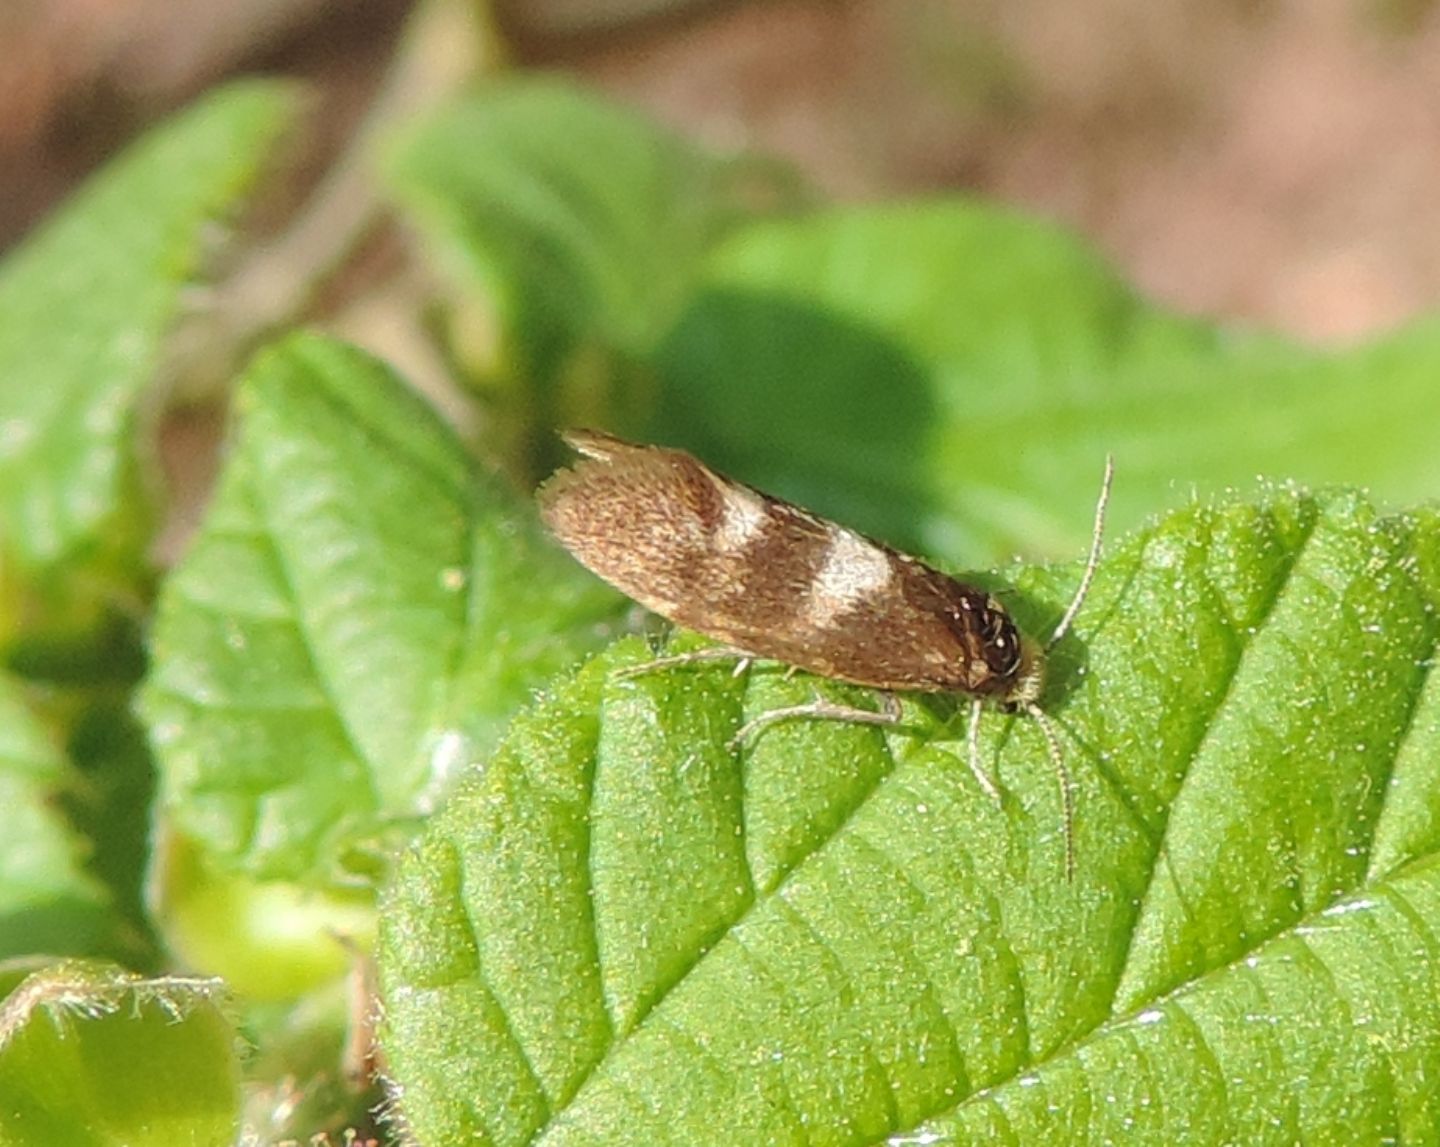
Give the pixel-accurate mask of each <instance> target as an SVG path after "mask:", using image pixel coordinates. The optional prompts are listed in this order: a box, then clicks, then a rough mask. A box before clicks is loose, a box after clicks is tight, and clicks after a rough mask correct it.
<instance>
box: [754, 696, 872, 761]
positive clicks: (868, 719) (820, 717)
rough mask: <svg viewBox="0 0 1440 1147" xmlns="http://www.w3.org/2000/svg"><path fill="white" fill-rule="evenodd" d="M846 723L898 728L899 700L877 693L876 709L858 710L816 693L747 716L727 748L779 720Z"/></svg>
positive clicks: (777, 722)
mask: <svg viewBox="0 0 1440 1147" xmlns="http://www.w3.org/2000/svg"><path fill="white" fill-rule="evenodd" d="M791 720H810V721H849V722H852V723H853V724H857V725H898V724H899V723H900V699H899V698H898V697H896V696H895V694H894V693H885V692H882V693H880V709H879V710H878V711H877V710H875V709H860V708H857V707H856V706H854V705H842V704H840V703H839V702H836V701H827V700H825V698H823V697H821V696H820V695H819V694H818V693H817V694H815V696H814V698H813V699H812V700H810V701H808V702H806V703H805V704H804V705H787V706H785V707H783V708H780V709H771V710H770V711H769V712H766V713H761V714H760V715H759V716H758V717H751V718H750V720H748V721H746V722H745V724H743V725H741V726H740V728H739V729H738V730H737V731H736V733H735V735H734V736H733V737H731V738H730V746H729V747H730V748H731V749H732V750H734V749H737V748H739V747H740V746H741V745H742V744H744V742H745V741H747V740H749V739H750V738H751V737H753V736H755V735H756V734H757V733H760V732H762V731H763V730H765V729H768V728H769V727H770V726H771V725H778V724H779V723H780V722H781V721H791Z"/></svg>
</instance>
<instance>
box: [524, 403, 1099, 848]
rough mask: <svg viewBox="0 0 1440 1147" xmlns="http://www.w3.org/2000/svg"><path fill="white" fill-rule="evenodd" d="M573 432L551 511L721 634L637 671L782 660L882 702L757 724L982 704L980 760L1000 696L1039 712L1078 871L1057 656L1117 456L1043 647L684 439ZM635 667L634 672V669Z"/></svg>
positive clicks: (989, 786) (581, 553)
mask: <svg viewBox="0 0 1440 1147" xmlns="http://www.w3.org/2000/svg"><path fill="white" fill-rule="evenodd" d="M562 437H563V438H564V440H565V441H566V442H567V443H568V444H569V445H570V446H571V447H573V448H574V449H575V451H576V452H577V453H578V454H579V455H580V456H581V457H580V460H579V461H578V462H577V463H575V464H574V465H573V466H572V467H571V468H569V469H563V470H560V471H557V472H556V473H555V474H554V475H553V476H552V477H551V478H550V479H549V480H548V481H546V482H545V483H544V484H543V485H542V486H541V488H540V490H539V492H538V495H537V497H538V500H539V504H540V514H541V517H542V518H543V519H544V520H545V523H546V524H547V525H548V526H549V528H550V530H551V531H552V532H553V533H554V535H555V536H556V538H558V539H559V541H560V543H561V544H562V545H564V546H565V548H566V549H568V550H569V551H570V553H571V554H573V555H574V556H575V558H576V559H577V560H578V561H579V562H580V563H581V564H582V565H584V566H586V567H588V568H589V569H590V570H591V571H592V572H594V573H596V574H598V575H599V576H600V577H601V578H603V579H604V580H605V581H607V582H609V583H610V584H611V585H613V586H615V587H616V588H617V589H619V590H621V591H622V592H623V593H625V594H627V595H628V596H629V597H631V598H634V599H635V600H636V601H637V602H639V603H640V604H641V605H644V606H645V607H646V608H648V609H650V610H652V611H654V612H655V613H658V614H659V615H660V616H662V617H664V618H667V619H669V620H670V621H672V622H674V623H675V624H677V625H681V626H684V627H686V628H688V629H693V630H696V631H697V632H699V633H702V634H705V635H706V636H708V637H712V638H715V639H716V640H717V641H719V642H721V643H722V644H721V645H719V646H716V647H712V648H706V649H700V650H696V651H694V652H691V653H686V654H680V655H678V656H674V657H662V658H658V659H656V660H654V661H651V662H649V663H648V664H646V665H644V666H640V667H639V671H641V672H649V671H651V670H655V669H660V668H664V667H666V666H673V665H683V664H691V663H695V662H700V661H711V660H721V659H724V660H735V661H737V662H738V663H739V664H740V666H741V667H743V666H746V665H748V664H749V662H750V661H752V660H759V659H763V660H771V661H781V662H785V663H787V664H789V665H792V666H796V667H798V668H800V669H805V670H808V671H809V672H811V673H816V674H819V675H820V676H823V677H830V678H834V679H836V680H839V681H847V682H851V683H853V684H856V685H866V686H870V687H872V688H875V689H877V690H880V691H881V699H882V708H881V709H880V710H878V711H876V710H870V709H861V708H857V707H853V706H847V705H839V704H836V703H833V702H830V701H827V700H824V699H823V698H820V697H818V696H817V697H816V698H815V699H814V700H813V701H811V702H810V703H808V704H804V705H796V706H791V707H788V708H782V709H775V710H772V711H770V712H768V713H764V714H762V715H761V716H759V717H757V718H755V719H754V720H752V721H750V722H749V723H747V724H746V725H745V726H743V727H742V728H741V729H740V731H739V733H737V735H736V741H737V742H739V741H743V740H744V739H745V738H746V737H748V736H751V735H753V734H754V733H756V732H758V731H759V729H761V728H763V727H764V726H766V725H769V724H771V723H774V722H776V721H780V720H789V719H794V718H804V717H810V718H821V719H835V720H848V721H860V722H865V723H868V724H880V725H888V724H894V723H895V722H897V721H898V720H899V717H900V707H899V703H898V701H897V700H896V697H895V694H896V693H899V692H918V693H952V694H961V695H964V696H968V697H969V698H970V699H971V714H970V728H969V763H970V769H971V771H972V772H973V773H974V774H975V779H976V781H977V782H978V783H979V784H980V786H981V788H982V789H983V790H984V791H985V792H986V793H987V794H989V795H990V796H991V797H992V798H994V799H996V800H999V797H1000V792H999V790H998V789H997V788H996V786H995V783H994V782H993V781H992V780H991V779H990V777H989V776H988V775H987V774H986V772H985V770H984V769H983V768H982V767H981V763H980V741H979V730H980V715H981V713H982V711H983V707H984V705H985V704H986V703H990V704H993V705H995V706H998V707H999V708H1000V709H1002V710H1005V711H1008V712H1017V711H1019V712H1024V713H1026V714H1027V715H1028V716H1030V717H1032V718H1034V720H1035V722H1036V724H1037V725H1038V727H1039V728H1040V730H1041V732H1042V733H1043V735H1044V737H1045V741H1046V746H1047V749H1048V751H1049V754H1050V758H1051V760H1052V762H1053V763H1054V766H1055V772H1056V776H1057V779H1058V782H1059V786H1060V795H1061V807H1062V810H1063V814H1064V819H1065V825H1064V829H1065V848H1066V871H1067V873H1071V872H1073V869H1074V827H1073V822H1074V799H1073V795H1072V791H1071V783H1070V775H1069V772H1068V770H1067V769H1066V767H1065V759H1064V755H1063V753H1062V752H1061V749H1060V739H1059V736H1058V735H1057V733H1056V731H1055V727H1054V724H1053V722H1051V720H1050V719H1049V718H1048V717H1047V716H1046V714H1045V712H1044V710H1043V709H1041V707H1040V704H1039V702H1040V697H1041V694H1042V693H1043V691H1044V687H1045V660H1046V654H1047V652H1048V651H1049V650H1050V648H1052V647H1053V646H1054V645H1055V643H1056V642H1058V641H1059V640H1060V639H1061V637H1063V636H1064V634H1065V633H1066V631H1067V630H1068V629H1069V627H1070V625H1071V623H1072V622H1073V621H1074V619H1075V616H1076V614H1077V613H1078V612H1079V610H1080V607H1081V605H1082V603H1083V602H1084V600H1085V596H1086V594H1087V593H1088V592H1089V589H1090V584H1091V581H1092V579H1093V578H1094V574H1095V568H1096V565H1097V563H1098V562H1099V558H1100V539H1101V533H1102V531H1103V526H1104V517H1105V506H1106V503H1107V501H1108V500H1109V494H1110V483H1111V478H1112V475H1113V465H1112V463H1111V461H1110V460H1109V459H1107V460H1106V466H1105V477H1104V481H1103V483H1102V486H1101V492H1100V498H1099V501H1098V503H1097V505H1096V509H1095V528H1094V532H1093V535H1092V538H1091V545H1090V556H1089V559H1088V561H1087V562H1086V565H1085V571H1084V574H1083V575H1082V577H1081V580H1080V584H1079V586H1078V588H1077V589H1076V591H1075V595H1074V597H1073V599H1072V600H1071V602H1070V605H1069V608H1067V609H1066V611H1065V613H1064V615H1063V616H1062V617H1061V619H1060V622H1059V624H1057V625H1056V627H1055V630H1054V632H1053V633H1052V634H1051V636H1050V639H1049V641H1048V642H1046V643H1045V644H1044V645H1041V644H1040V643H1039V642H1037V641H1036V640H1034V639H1033V638H1031V637H1029V636H1027V635H1026V634H1024V633H1022V632H1020V630H1019V628H1018V627H1017V626H1016V625H1015V622H1014V620H1013V619H1012V618H1011V616H1010V614H1009V612H1008V611H1007V610H1006V608H1005V606H1004V605H1003V604H1002V603H1001V602H1000V600H999V599H998V598H996V597H995V596H994V595H993V594H990V593H988V592H986V591H985V590H983V589H978V588H976V587H975V586H972V585H967V584H966V583H964V582H961V581H957V580H956V579H955V578H953V577H951V576H949V575H948V574H945V573H942V572H940V571H939V570H937V569H935V568H933V567H932V566H930V565H927V564H926V563H925V562H923V561H921V560H920V559H919V558H916V557H911V556H910V555H909V554H904V553H901V552H900V551H898V550H895V549H892V548H891V547H890V546H887V545H884V544H883V543H881V542H877V541H873V540H871V539H870V538H866V537H864V536H862V535H860V534H858V533H856V532H854V531H853V530H849V529H846V528H845V527H844V526H841V525H837V524H836V523H834V522H830V521H827V520H825V519H824V518H821V517H818V516H816V515H814V514H811V513H810V512H808V511H806V510H803V509H801V508H800V507H799V506H795V505H792V504H791V503H789V502H786V501H783V500H781V499H780V498H776V497H772V496H771V495H769V494H765V493H762V492H761V491H759V490H756V489H754V488H752V487H750V486H747V485H745V484H744V483H741V482H737V481H734V480H733V479H731V478H727V477H725V476H724V475H722V474H718V473H716V472H715V471H714V470H711V469H710V468H709V467H707V466H705V465H704V464H703V463H701V462H700V461H699V460H698V459H696V458H694V457H692V456H691V455H690V454H687V453H685V452H684V451H683V450H674V449H669V448H666V447H661V446H644V445H638V444H636V443H632V442H626V441H624V440H622V439H620V438H616V437H615V436H613V435H611V434H606V433H603V432H601V431H597V430H570V431H567V432H565V433H564V434H563V435H562ZM632 672H633V671H632Z"/></svg>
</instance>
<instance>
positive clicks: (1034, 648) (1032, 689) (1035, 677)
mask: <svg viewBox="0 0 1440 1147" xmlns="http://www.w3.org/2000/svg"><path fill="white" fill-rule="evenodd" d="M1043 692H1045V647H1044V646H1043V645H1041V644H1040V643H1039V642H1038V641H1036V640H1035V639H1034V638H1033V637H1027V636H1026V635H1025V634H1023V633H1022V634H1020V659H1019V662H1018V663H1017V664H1016V666H1015V675H1014V676H1013V677H1012V678H1011V680H1010V687H1009V688H1008V689H1006V690H1005V693H1004V696H1003V697H1002V698H1001V701H1002V704H1004V705H1005V707H1006V708H1007V709H1009V708H1013V709H1025V708H1029V707H1030V706H1031V705H1034V704H1035V703H1036V702H1037V701H1039V700H1040V694H1041V693H1043Z"/></svg>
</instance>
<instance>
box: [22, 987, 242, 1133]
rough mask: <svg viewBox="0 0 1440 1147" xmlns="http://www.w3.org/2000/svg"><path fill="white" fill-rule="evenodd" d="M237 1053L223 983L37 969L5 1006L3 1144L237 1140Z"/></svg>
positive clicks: (234, 1034)
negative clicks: (221, 988) (223, 1000)
mask: <svg viewBox="0 0 1440 1147" xmlns="http://www.w3.org/2000/svg"><path fill="white" fill-rule="evenodd" d="M236 1050H237V1046H236V1033H235V1030H234V1028H233V1027H232V1026H231V1024H230V1022H229V1020H228V1019H227V1018H226V1016H225V1014H224V1010H223V1008H222V1006H221V1000H220V992H219V987H218V982H217V981H213V980H184V979H179V978H174V977H171V978H167V979H160V980H144V979H141V978H140V977H138V976H132V975H130V974H129V973H126V972H123V971H121V970H120V969H118V968H114V967H110V966H105V965H94V964H80V963H70V964H60V965H56V966H55V967H53V968H50V969H47V970H46V971H43V972H37V973H36V974H34V975H32V976H31V977H30V978H29V979H27V980H25V981H24V982H23V983H22V984H21V985H20V986H19V987H18V988H17V989H15V991H14V992H13V993H12V994H11V995H10V996H9V998H8V999H7V1000H5V1002H4V1003H3V1005H0V1095H3V1096H4V1097H5V1100H4V1102H3V1103H0V1143H4V1144H5V1147H72V1145H73V1147H149V1145H150V1144H154V1145H155V1147H177V1145H181V1144H189V1145H193V1147H202V1145H206V1144H215V1145H216V1147H221V1145H225V1144H230V1143H233V1142H234V1138H235V1133H236V1130H237V1122H238V1120H237V1114H238V1111H239V1061H238V1057H237V1055H236Z"/></svg>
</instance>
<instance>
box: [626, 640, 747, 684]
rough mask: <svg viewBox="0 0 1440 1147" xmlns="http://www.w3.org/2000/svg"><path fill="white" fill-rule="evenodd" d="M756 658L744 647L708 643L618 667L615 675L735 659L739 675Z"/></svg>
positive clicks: (635, 674) (631, 674) (644, 672)
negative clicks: (687, 650) (622, 667)
mask: <svg viewBox="0 0 1440 1147" xmlns="http://www.w3.org/2000/svg"><path fill="white" fill-rule="evenodd" d="M754 659H755V657H754V654H752V653H746V652H745V650H743V649H736V648H735V647H734V646H733V645H707V646H706V647H705V648H704V649H692V650H691V651H690V652H689V653H673V654H671V655H670V656H668V657H657V658H655V659H654V660H653V661H647V662H645V663H644V664H643V665H631V666H628V667H627V668H625V669H617V670H615V673H614V676H615V677H618V678H620V679H622V680H623V679H625V678H628V677H643V676H645V674H647V673H654V672H656V671H658V670H660V669H677V668H680V667H682V666H685V665H705V664H708V663H709V662H712V661H733V662H735V676H736V677H739V676H740V674H742V673H744V672H745V670H747V669H748V668H750V662H751V661H753V660H754Z"/></svg>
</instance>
